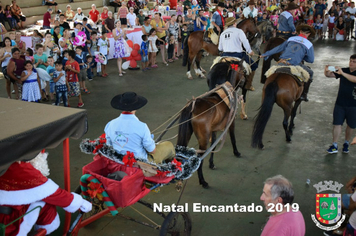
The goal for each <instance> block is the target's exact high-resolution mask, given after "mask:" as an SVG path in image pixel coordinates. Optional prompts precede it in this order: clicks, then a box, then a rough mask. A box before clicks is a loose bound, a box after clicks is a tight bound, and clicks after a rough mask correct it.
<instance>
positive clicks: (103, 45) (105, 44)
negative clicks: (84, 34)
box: [98, 32, 110, 77]
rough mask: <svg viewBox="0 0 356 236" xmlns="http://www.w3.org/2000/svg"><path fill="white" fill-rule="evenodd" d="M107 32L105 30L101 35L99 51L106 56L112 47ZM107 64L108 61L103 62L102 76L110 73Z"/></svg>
mask: <svg viewBox="0 0 356 236" xmlns="http://www.w3.org/2000/svg"><path fill="white" fill-rule="evenodd" d="M106 35H107V33H106V32H103V35H102V36H101V38H100V39H99V40H98V51H99V52H100V53H102V54H103V55H104V56H105V57H106V58H107V55H108V52H109V48H110V43H109V40H108V39H107V38H106ZM106 64H107V62H106V63H105V64H104V63H102V64H101V76H102V77H107V76H108V74H107V73H106Z"/></svg>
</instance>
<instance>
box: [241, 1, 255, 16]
mask: <svg viewBox="0 0 356 236" xmlns="http://www.w3.org/2000/svg"><path fill="white" fill-rule="evenodd" d="M255 5H256V4H255V1H254V0H250V1H249V2H248V7H246V8H245V9H244V10H243V12H242V14H243V16H244V17H245V18H246V19H247V18H253V19H257V15H258V10H257V8H256V7H255Z"/></svg>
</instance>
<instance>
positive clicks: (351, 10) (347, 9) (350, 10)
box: [345, 7, 356, 20]
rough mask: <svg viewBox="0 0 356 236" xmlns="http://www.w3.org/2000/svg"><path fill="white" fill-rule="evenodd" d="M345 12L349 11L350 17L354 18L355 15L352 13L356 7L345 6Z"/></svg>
mask: <svg viewBox="0 0 356 236" xmlns="http://www.w3.org/2000/svg"><path fill="white" fill-rule="evenodd" d="M345 11H346V12H350V14H351V19H353V20H354V19H355V16H353V15H352V14H356V7H354V8H351V7H348V8H346V10H345Z"/></svg>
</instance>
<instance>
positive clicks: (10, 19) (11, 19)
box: [5, 5, 18, 30]
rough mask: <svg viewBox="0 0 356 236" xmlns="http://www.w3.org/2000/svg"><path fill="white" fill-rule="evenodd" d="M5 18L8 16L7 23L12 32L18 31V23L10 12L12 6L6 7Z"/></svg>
mask: <svg viewBox="0 0 356 236" xmlns="http://www.w3.org/2000/svg"><path fill="white" fill-rule="evenodd" d="M5 16H6V20H7V22H8V23H9V25H10V28H11V29H12V30H15V29H17V28H18V26H17V22H16V19H15V18H14V17H12V14H11V10H10V5H6V7H5Z"/></svg>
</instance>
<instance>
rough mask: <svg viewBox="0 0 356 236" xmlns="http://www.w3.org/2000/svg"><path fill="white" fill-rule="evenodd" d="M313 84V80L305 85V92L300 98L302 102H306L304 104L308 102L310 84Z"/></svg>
mask: <svg viewBox="0 0 356 236" xmlns="http://www.w3.org/2000/svg"><path fill="white" fill-rule="evenodd" d="M312 82H313V80H311V79H309V80H308V82H306V83H304V90H303V93H302V96H300V100H302V101H304V102H308V101H309V99H308V92H309V87H310V84H311V83H312Z"/></svg>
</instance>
